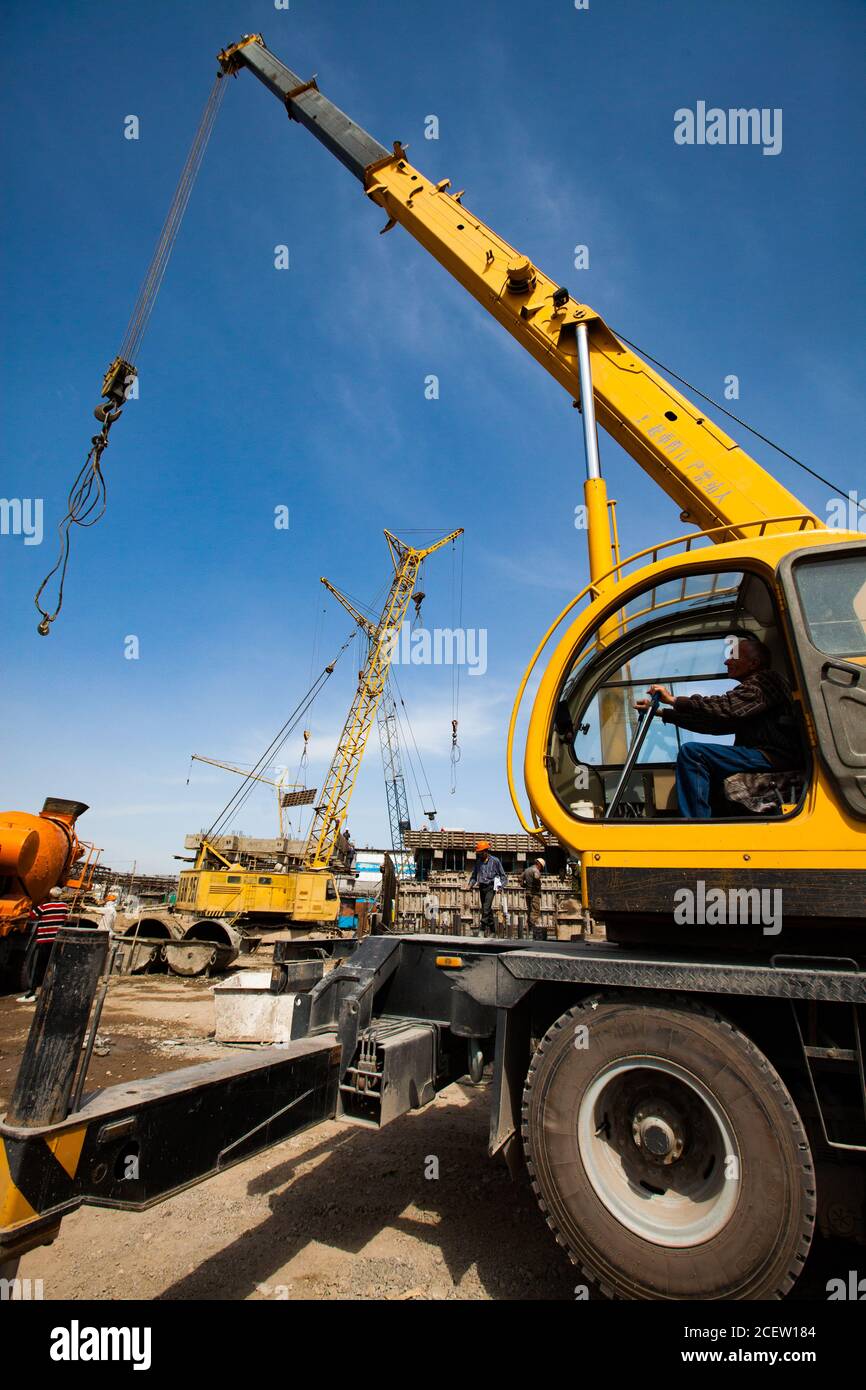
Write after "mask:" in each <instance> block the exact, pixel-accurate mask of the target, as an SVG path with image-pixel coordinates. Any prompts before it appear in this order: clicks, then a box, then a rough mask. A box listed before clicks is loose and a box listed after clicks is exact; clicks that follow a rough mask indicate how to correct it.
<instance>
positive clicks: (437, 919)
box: [395, 873, 582, 941]
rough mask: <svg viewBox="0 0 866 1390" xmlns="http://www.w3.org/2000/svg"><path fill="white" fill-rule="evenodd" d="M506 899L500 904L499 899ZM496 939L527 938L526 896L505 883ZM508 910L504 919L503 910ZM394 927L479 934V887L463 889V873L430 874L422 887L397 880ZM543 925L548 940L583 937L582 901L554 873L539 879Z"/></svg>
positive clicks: (464, 934) (446, 934) (498, 905)
mask: <svg viewBox="0 0 866 1390" xmlns="http://www.w3.org/2000/svg"><path fill="white" fill-rule="evenodd" d="M503 898H504V899H505V901H504V904H503V903H502V899H503ZM496 902H497V909H496V919H497V924H496V932H497V935H498V936H513V937H516V936H521V935H524V934H526V935H529V929H528V925H527V910H526V896H525V894H524V891H523V888H522V887H521V886H520V885H519V884H512V883H509V884H508V885H507V886H506V888H505V891H504V893H500V894H497V898H496ZM503 907H504V908H505V909H506V910H507V914H508V920H507V922H506V921H505V920H504V913H503V910H502V908H503ZM395 925H396V929H397V930H398V931H401V932H434V933H440V934H441V935H443V936H448V935H452V936H480V935H481V901H480V897H479V893H478V890H477V888H467V886H466V875H465V874H459V873H439V874H436V873H434V874H431V875H430V877H429V878H428V879H427V880H425V881H424V882H423V883H417V882H413V881H407V880H401V881H400V883H399V885H398V891H397V908H396V923H395ZM541 926H542V928H543V929H544V930H545V932H546V933H547V936H548V937H549V938H550V939H551V940H556V939H558V940H561V941H562V940H566V941H567V940H570V939H571V937H572V936H579V935H580V933H581V926H582V916H581V910H580V902H579V900H578V899H576V898H575V896H574V888H573V885H572V884H571V883H570V882H569V881H566V880H563V879H561V878H556V877H554V876H553V875H545V876H544V877H543V878H542V881H541Z"/></svg>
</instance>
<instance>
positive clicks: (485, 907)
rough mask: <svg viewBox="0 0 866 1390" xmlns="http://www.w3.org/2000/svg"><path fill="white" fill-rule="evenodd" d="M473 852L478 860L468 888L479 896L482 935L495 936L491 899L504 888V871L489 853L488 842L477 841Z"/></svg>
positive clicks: (493, 855) (494, 856)
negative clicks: (475, 891) (475, 890)
mask: <svg viewBox="0 0 866 1390" xmlns="http://www.w3.org/2000/svg"><path fill="white" fill-rule="evenodd" d="M475 852H476V854H477V855H478V858H477V859H476V861H475V868H474V869H473V870H472V877H471V878H470V880H469V887H470V888H473V887H476V888H477V889H478V892H479V893H480V895H481V930H482V932H483V934H484V935H485V936H495V934H496V927H495V923H494V920H493V899H494V897H495V895H496V893H497V892H498V891H499V890H500V889H502V888H504V887H505V870H504V869H503V867H502V865H501V863H500V862H499V860H498V859H497V858H496V855H495V854H491V853H490V841H489V840H479V841H478V843H477V845H476V846H475Z"/></svg>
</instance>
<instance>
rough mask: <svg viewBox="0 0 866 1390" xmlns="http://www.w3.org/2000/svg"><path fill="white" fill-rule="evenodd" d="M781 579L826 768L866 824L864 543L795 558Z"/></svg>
mask: <svg viewBox="0 0 866 1390" xmlns="http://www.w3.org/2000/svg"><path fill="white" fill-rule="evenodd" d="M778 575H779V582H780V585H781V588H782V593H783V595H784V598H785V601H786V604H787V608H788V612H789V614H790V621H791V628H792V632H793V637H794V649H795V654H796V659H797V663H798V665H799V668H800V689H801V690H802V692H803V699H804V701H805V703H806V705H807V708H808V712H809V714H810V715H811V717H812V721H813V723H814V725H815V732H816V735H817V738H818V751H819V755H820V757H821V761H822V762H823V764H824V767H825V769H826V771H827V772H828V773H829V775H830V777H831V778H832V780H833V782H834V783H835V785H836V788H837V790H838V793H839V797H840V799H841V801H842V802H843V804H844V805H845V807H846V808H847V810H848V811H850V812H851V813H852V814H853V815H855V816H858V817H860V818H861V819H864V820H866V539H864V540H863V541H851V542H848V541H844V542H842V541H840V542H836V544H834V545H819V546H811V547H809V548H808V549H803V550H798V551H795V552H794V553H793V554H791V555H787V556H786V557H785V559H784V560H783V561H782V562H781V564H780V565H779V569H778Z"/></svg>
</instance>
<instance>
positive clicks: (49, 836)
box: [0, 796, 87, 938]
mask: <svg viewBox="0 0 866 1390" xmlns="http://www.w3.org/2000/svg"><path fill="white" fill-rule="evenodd" d="M86 810H87V807H86V806H85V804H84V802H82V801H64V800H61V799H60V798H59V797H53V796H50V797H48V799H47V801H46V802H45V805H44V806H43V807H42V810H41V811H40V813H39V815H38V816H34V815H31V814H30V813H29V812H28V811H0V938H2V937H4V936H9V935H10V934H11V933H12V932H17V931H23V930H24V929H25V928H26V926H27V922H28V919H29V916H30V911H31V908H33V907H38V905H39V904H40V903H41V902H44V901H45V899H46V898H47V897H48V894H49V893H50V892H51V889H52V888H55V887H57V886H58V885H61V884H62V883H63V882H64V881H65V879H66V877H67V875H68V873H69V870H70V869H71V867H72V865H73V864H74V863H75V861H76V859H79V858H80V857H81V855H82V853H83V848H82V846H81V845H80V843H79V841H78V837H77V835H76V834H75V822H76V820H77V819H78V817H79V816H80V815H82V813H83V812H84V811H86Z"/></svg>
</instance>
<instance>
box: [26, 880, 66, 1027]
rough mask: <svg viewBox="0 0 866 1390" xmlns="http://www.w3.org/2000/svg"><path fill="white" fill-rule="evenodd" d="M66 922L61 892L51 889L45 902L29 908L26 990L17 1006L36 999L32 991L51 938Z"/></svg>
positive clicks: (40, 978) (45, 962) (41, 974)
mask: <svg viewBox="0 0 866 1390" xmlns="http://www.w3.org/2000/svg"><path fill="white" fill-rule="evenodd" d="M68 919H69V903H65V902H64V901H63V896H62V890H61V889H60V888H52V889H51V893H50V894H49V897H48V899H47V901H46V902H44V903H41V904H40V906H39V907H36V908H34V909H33V911H32V912H31V914H30V923H31V932H32V936H31V938H30V945H29V946H28V948H27V957H26V959H25V962H24V975H25V980H26V982H27V983H26V988H25V992H24V994H22V995H21V997H20V998H19V1000H18V1003H19V1004H29V1003H31V1002H32V1001H33V1000H34V999H35V998H36V991H37V989H38V988H39V986H40V985H41V984H42V981H43V979H44V978H45V971H46V970H47V969H48V961H49V959H50V957H51V952H52V950H53V949H54V938H55V937H56V936H57V933H58V931H59V930H60V928H61V927H65V926H66V923H67V921H68Z"/></svg>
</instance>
